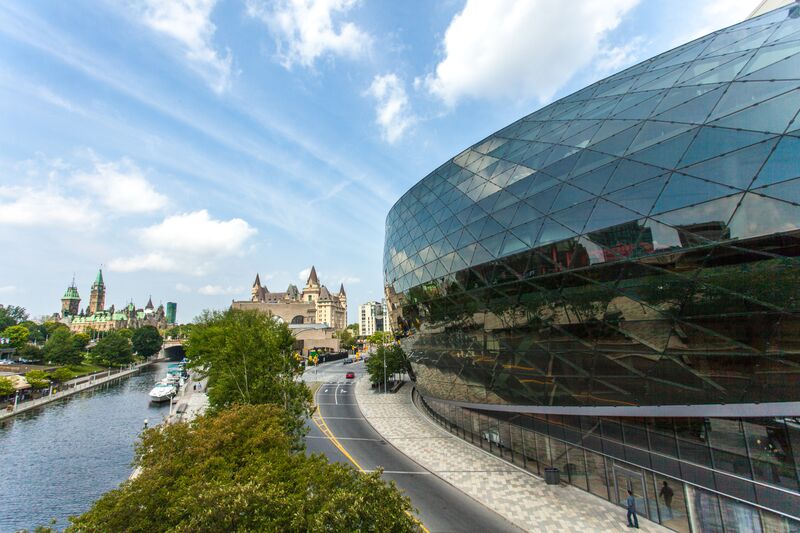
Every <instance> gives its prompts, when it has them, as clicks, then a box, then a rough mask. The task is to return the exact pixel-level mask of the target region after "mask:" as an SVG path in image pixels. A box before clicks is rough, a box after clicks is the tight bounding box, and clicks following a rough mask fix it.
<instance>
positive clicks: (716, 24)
mask: <svg viewBox="0 0 800 533" xmlns="http://www.w3.org/2000/svg"><path fill="white" fill-rule="evenodd" d="M759 4H760V1H759V0H705V1H699V2H695V3H694V4H693V5H692V9H697V12H695V13H690V14H689V16H687V17H686V20H687V22H688V25H687V26H688V27H687V26H684V27H683V28H682V29H683V33H681V34H679V35H677V36H676V38H675V40H674V41H673V42H672V45H671V46H670V47H669V48H673V47H675V46H678V45H681V44H683V43H686V42H689V41H693V40H694V39H697V38H698V37H702V36H703V35H707V34H709V33H711V32H713V31H717V30H720V29H722V28H726V27H728V26H730V25H732V24H736V23H737V22H742V21H743V20H744V19H745V18H747V16H748V15H749V14H750V13H752V11H753V10H754V9H755V8H756V7H757V6H758V5H759Z"/></svg>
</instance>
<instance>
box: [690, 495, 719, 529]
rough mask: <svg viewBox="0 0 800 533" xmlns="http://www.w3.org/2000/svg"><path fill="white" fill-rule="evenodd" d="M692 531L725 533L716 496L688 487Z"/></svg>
mask: <svg viewBox="0 0 800 533" xmlns="http://www.w3.org/2000/svg"><path fill="white" fill-rule="evenodd" d="M686 492H687V494H688V502H689V516H690V517H691V523H692V530H694V531H702V532H703V533H725V530H724V529H723V526H722V516H721V515H720V509H719V499H718V498H717V495H716V494H713V493H711V492H707V491H705V490H702V489H698V488H695V487H692V486H691V485H686Z"/></svg>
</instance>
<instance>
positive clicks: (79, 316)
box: [58, 269, 167, 334]
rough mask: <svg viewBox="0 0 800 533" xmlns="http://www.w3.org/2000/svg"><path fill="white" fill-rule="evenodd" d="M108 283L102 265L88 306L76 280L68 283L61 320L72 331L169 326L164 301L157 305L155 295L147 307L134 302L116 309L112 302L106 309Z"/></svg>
mask: <svg viewBox="0 0 800 533" xmlns="http://www.w3.org/2000/svg"><path fill="white" fill-rule="evenodd" d="M105 300H106V286H105V282H104V281H103V271H102V269H100V270H98V271H97V277H96V278H95V281H94V283H93V284H92V288H91V292H90V296H89V306H88V307H87V308H86V310H85V311H84V310H80V302H81V298H80V295H79V294H78V288H77V286H76V285H75V280H74V279H73V280H72V284H71V285H70V286H69V287H67V290H66V291H65V292H64V296H63V297H62V298H61V314H60V316H59V317H58V318H59V320H60V321H61V322H63V323H64V324H66V325H68V326H69V329H70V331H72V332H73V333H88V334H93V333H98V334H100V333H102V332H107V331H111V330H115V329H120V328H131V329H134V328H139V327H142V326H154V327H156V328H159V329H164V328H166V327H167V317H166V312H165V310H164V306H163V305H159V306H158V307H155V306H154V305H153V299H152V297H151V298H150V299H149V300H148V301H147V305H145V307H144V309H140V308H137V307H136V306H135V305H134V304H133V302H130V303H129V304H128V305H126V306H124V307H121V308H120V309H116V308H115V307H114V306H113V305H112V306H111V307H110V308H109V309H105Z"/></svg>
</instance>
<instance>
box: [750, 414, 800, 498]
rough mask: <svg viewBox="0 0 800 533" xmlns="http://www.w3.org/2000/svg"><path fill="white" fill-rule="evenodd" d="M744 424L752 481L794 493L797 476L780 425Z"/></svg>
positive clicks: (778, 422)
mask: <svg viewBox="0 0 800 533" xmlns="http://www.w3.org/2000/svg"><path fill="white" fill-rule="evenodd" d="M743 422H744V430H745V434H746V436H747V445H748V447H749V449H750V460H751V462H752V464H753V474H754V475H755V479H757V480H759V481H763V482H765V483H771V484H773V485H779V486H782V487H786V488H788V489H791V490H797V477H796V476H797V472H796V470H795V466H794V458H793V456H792V451H791V446H790V444H789V434H788V432H787V431H786V426H785V424H784V423H783V421H782V420H773V419H767V418H760V419H745V420H743Z"/></svg>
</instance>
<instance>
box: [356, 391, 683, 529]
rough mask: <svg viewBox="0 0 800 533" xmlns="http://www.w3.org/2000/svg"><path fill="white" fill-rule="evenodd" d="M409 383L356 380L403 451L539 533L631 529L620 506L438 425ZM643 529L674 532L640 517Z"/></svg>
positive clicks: (366, 408) (365, 406)
mask: <svg viewBox="0 0 800 533" xmlns="http://www.w3.org/2000/svg"><path fill="white" fill-rule="evenodd" d="M411 388H412V387H411V385H410V384H406V385H405V386H404V387H403V388H402V389H400V391H399V392H398V393H397V394H379V393H377V392H375V391H373V390H372V389H370V387H369V380H367V379H365V378H362V379H360V380H358V382H357V383H356V387H355V392H356V394H355V396H356V401H357V402H358V406H359V408H360V409H361V412H362V414H363V415H364V417H365V418H366V419H367V421H368V422H369V423H370V424H371V425H372V426H373V427H374V428H375V430H376V431H377V432H378V433H380V434H381V436H382V437H383V438H384V439H386V440H387V441H388V442H389V443H391V444H392V445H393V446H394V447H395V448H397V449H398V450H400V451H401V452H402V453H403V454H405V455H407V456H408V457H409V458H411V459H413V460H414V461H416V462H417V463H419V464H420V465H421V466H422V467H424V468H426V469H428V470H430V471H431V472H432V473H434V474H435V475H437V476H439V477H440V478H442V479H444V480H445V481H447V482H448V483H450V484H451V485H453V486H454V487H456V488H457V489H459V490H461V491H463V492H465V493H466V494H468V495H469V496H471V497H472V498H474V499H475V500H477V501H479V502H480V503H482V504H483V505H485V506H486V507H488V508H490V509H492V510H494V511H495V512H496V513H498V514H499V515H501V516H503V517H504V518H506V519H507V520H509V521H511V522H513V523H514V524H516V525H517V526H519V527H521V528H523V529H525V530H528V531H536V532H543V533H549V532H556V531H557V532H564V531H575V532H580V533H589V532H594V531H602V532H611V531H629V530H630V529H629V528H628V526H627V522H626V518H625V514H626V511H625V509H623V508H622V507H618V506H616V505H614V504H612V503H611V502H608V501H606V500H603V499H601V498H598V497H597V496H593V495H591V494H589V493H587V492H584V491H582V490H580V489H578V488H575V487H571V486H568V485H560V486H550V485H546V484H545V482H544V480H541V479H539V478H537V477H534V476H532V475H530V474H528V473H526V472H524V471H522V470H520V469H518V468H516V467H515V466H512V465H510V464H509V463H506V462H505V461H503V460H501V459H498V458H496V457H494V456H493V455H490V454H489V453H488V452H485V451H483V450H481V449H479V448H476V447H475V446H473V445H472V444H468V443H467V442H465V441H463V440H461V439H459V438H458V437H456V436H454V435H452V434H450V433H448V432H446V431H445V430H444V429H441V428H439V427H438V426H437V425H436V424H435V423H434V422H433V421H431V420H429V419H428V418H427V417H426V416H425V415H423V414H422V413H420V412H419V410H417V408H416V407H415V406H414V405H413V404H412V403H411ZM639 526H640V528H641V529H640V530H641V531H646V532H652V533H661V532H664V533H667V532H669V531H671V530H669V529H666V528H664V527H662V526H660V525H658V524H654V523H653V522H650V521H648V520H645V519H643V518H641V517H639Z"/></svg>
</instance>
